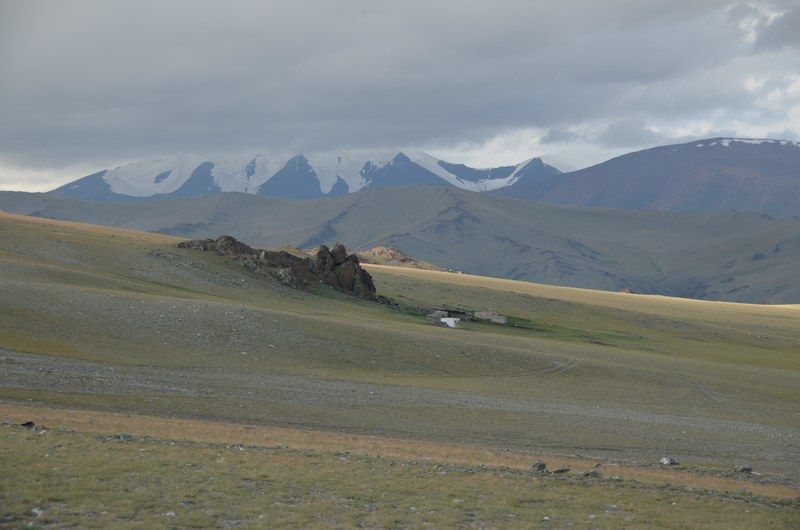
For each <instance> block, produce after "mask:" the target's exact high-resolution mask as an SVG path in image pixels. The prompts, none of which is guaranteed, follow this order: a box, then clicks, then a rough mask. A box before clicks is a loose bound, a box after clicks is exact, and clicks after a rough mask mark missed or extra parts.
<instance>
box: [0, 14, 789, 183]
mask: <svg viewBox="0 0 800 530" xmlns="http://www.w3.org/2000/svg"><path fill="white" fill-rule="evenodd" d="M787 5H788V4H782V3H780V2H777V3H776V2H748V3H741V5H740V3H739V2H735V1H733V2H732V1H722V0H709V1H704V2H697V1H696V0H675V1H671V2H656V1H653V2H642V1H638V0H612V1H606V2H591V1H576V0H572V1H569V0H568V1H563V2H558V3H556V2H531V1H501V2H496V1H481V0H470V1H452V2H451V1H441V2H422V1H417V0H411V1H406V2H391V3H390V2H373V1H354V0H349V1H347V0H345V1H337V2H327V1H326V2H322V1H316V2H303V1H297V0H295V1H277V0H275V1H268V2H256V1H252V2H247V1H232V2H224V3H222V2H219V3H206V2H165V1H158V2H154V1H147V0H144V1H130V2H125V1H122V2H105V1H99V0H93V1H88V0H84V1H71V2H58V1H42V0H30V1H26V2H5V3H3V4H2V6H0V78H2V80H3V81H2V82H1V83H0V115H2V116H3V121H2V124H0V165H2V163H3V161H5V162H6V163H7V164H15V165H16V166H19V167H43V168H44V167H52V166H54V165H57V164H74V163H77V162H80V161H100V160H102V161H103V163H105V161H114V160H118V161H125V160H128V159H136V158H145V157H149V156H156V155H162V154H172V153H181V152H187V151H200V152H202V151H209V150H212V151H226V150H227V151H250V150H272V151H278V152H286V153H294V152H300V151H313V150H336V149H348V148H370V147H397V148H403V147H409V146H410V147H419V148H423V149H425V148H427V147H428V146H433V145H438V146H447V145H452V146H456V145H469V146H479V145H481V143H482V142H487V141H489V140H490V139H492V138H493V137H496V136H497V135H507V137H509V138H510V137H511V136H512V135H513V134H514V131H517V130H537V131H540V134H539V136H540V137H541V138H542V140H543V141H544V142H545V143H547V142H551V144H552V143H553V142H554V140H555V139H558V142H560V143H561V144H564V145H566V144H569V143H570V142H583V144H584V145H585V146H595V147H597V148H598V149H602V148H607V147H609V146H615V147H619V148H624V147H631V146H633V147H638V146H640V145H644V144H647V143H649V142H654V141H660V140H661V139H665V140H666V139H669V138H675V137H679V136H684V135H686V134H688V133H687V131H686V130H685V129H686V127H687V126H686V124H687V123H705V122H706V121H709V122H710V125H709V127H708V128H709V130H710V129H711V128H716V129H723V128H726V127H728V128H730V129H732V130H742V126H738V128H737V126H734V125H730V127H729V126H728V124H727V123H716V122H715V120H740V121H741V120H742V119H744V118H745V117H747V116H750V117H751V118H750V119H756V120H757V119H759V118H760V117H761V116H773V115H774V114H775V113H776V112H777V114H783V115H784V116H786V115H787V114H788V110H787V107H786V105H790V106H794V105H797V97H798V96H796V95H795V94H794V92H793V91H794V90H795V89H794V88H793V87H794V85H793V84H792V83H793V82H794V81H793V79H794V78H793V77H792V75H794V76H797V75H798V72H799V71H800V65H798V60H797V58H796V55H797V54H796V53H789V51H788V50H790V49H791V47H795V48H796V47H797V35H798V33H800V32H797V31H792V30H793V29H796V26H797V17H798V14H797V13H798V11H797V10H796V9H790V8H791V7H792V6H791V5H789V6H788V7H787ZM791 51H793V52H796V49H795V50H791ZM756 55H758V58H757V60H756V58H755V57H756ZM776 72H781V76H777V74H776ZM748 76H749V77H748ZM746 78H752V79H753V81H752V82H751V84H750V88H748V86H747V84H746V83H745V79H746ZM776 84H777V85H779V87H778V88H774V90H779V91H780V90H782V92H780V94H779V96H780V97H782V98H783V100H782V101H783V103H780V104H779V105H778V107H777V109H776V107H775V106H774V105H773V106H772V107H770V106H769V105H770V104H767V103H763V102H764V101H768V102H773V101H776V99H775V97H772V98H771V99H770V98H764V97H763V94H762V95H760V94H758V93H756V92H754V90H753V89H752V86H756V85H757V86H759V87H770V86H776ZM781 87H782V88H781ZM763 89H764V90H766V88H763ZM759 97H761V98H762V99H761V101H762V103H761V104H758V103H757V101H758V99H759ZM778 99H780V98H778ZM671 128H672V129H675V130H674V131H673V130H671ZM680 128H683V129H684V130H680V131H678V130H677V129H680ZM772 130H786V131H789V134H797V131H796V130H794V129H793V128H792V127H791V126H790V125H787V124H786V123H776V124H774V125H773V126H772ZM517 143H520V144H524V142H517ZM536 154H537V153H535V152H531V153H528V154H527V155H526V156H523V157H522V158H526V157H527V156H533V155H536ZM506 162H513V160H507V161H506ZM96 163H99V162H96ZM0 178H2V175H0Z"/></svg>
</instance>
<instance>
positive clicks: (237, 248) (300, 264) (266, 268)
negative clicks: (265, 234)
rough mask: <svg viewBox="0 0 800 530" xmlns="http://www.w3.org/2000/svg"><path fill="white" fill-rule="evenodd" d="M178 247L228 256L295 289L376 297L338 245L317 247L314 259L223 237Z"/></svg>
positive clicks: (357, 266)
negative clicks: (315, 284) (318, 285)
mask: <svg viewBox="0 0 800 530" xmlns="http://www.w3.org/2000/svg"><path fill="white" fill-rule="evenodd" d="M178 247H179V248H192V249H196V250H206V251H213V252H216V253H217V254H218V255H220V256H229V257H231V258H233V260H234V261H236V262H237V263H239V264H240V265H242V266H243V267H245V268H247V269H249V270H251V271H253V272H255V273H258V274H264V275H269V276H271V277H273V278H275V279H277V280H278V281H280V282H281V283H283V284H285V285H289V286H291V287H294V288H296V289H305V288H307V287H308V283H309V282H312V281H320V282H322V283H324V284H326V285H329V286H331V287H333V288H335V289H339V290H341V291H345V292H348V293H351V294H353V295H354V296H358V297H360V298H367V299H376V298H377V297H376V294H375V284H374V282H373V281H372V276H370V274H369V273H368V272H367V271H365V270H364V269H363V268H362V267H361V264H360V263H359V261H358V257H357V256H356V255H355V254H349V255H348V254H347V249H346V248H345V246H344V245H342V244H341V243H337V244H336V245H335V246H334V247H333V250H330V249H329V248H328V247H326V246H325V245H320V247H319V249H318V250H317V253H316V255H315V256H314V257H309V256H307V255H305V254H303V253H302V252H300V251H296V252H288V251H286V250H262V249H254V248H252V247H250V246H248V245H246V244H244V243H242V242H241V241H238V240H237V239H236V238H234V237H231V236H227V235H226V236H221V237H219V238H218V239H201V240H193V241H183V242H181V243H178Z"/></svg>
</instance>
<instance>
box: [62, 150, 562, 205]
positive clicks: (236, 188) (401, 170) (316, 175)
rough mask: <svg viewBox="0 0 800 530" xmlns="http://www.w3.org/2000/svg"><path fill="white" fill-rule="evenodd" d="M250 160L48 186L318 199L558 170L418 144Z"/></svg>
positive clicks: (491, 185)
mask: <svg viewBox="0 0 800 530" xmlns="http://www.w3.org/2000/svg"><path fill="white" fill-rule="evenodd" d="M245 159H246V161H244V160H239V161H234V162H231V161H229V160H226V159H216V160H212V159H209V158H208V157H197V156H195V157H184V158H163V159H153V160H142V161H137V162H131V163H129V164H126V165H124V166H120V167H117V168H114V169H105V170H102V171H98V172H96V173H93V174H91V175H88V176H86V177H83V178H80V179H77V180H75V181H72V182H70V183H67V184H65V185H63V186H60V187H58V188H56V189H54V190H52V191H50V193H52V194H54V195H59V196H62V197H73V198H81V199H91V200H114V201H131V200H142V199H174V198H180V197H192V196H199V195H209V194H213V193H220V192H241V193H253V194H256V195H267V196H273V197H282V198H287V199H318V198H322V197H326V196H336V195H342V194H345V193H354V192H357V191H361V190H363V189H368V188H380V187H387V186H414V185H420V184H428V185H439V186H453V187H457V188H462V189H467V190H471V191H489V190H492V189H496V188H499V187H503V186H507V185H509V184H510V183H511V182H514V181H516V180H519V179H520V178H524V177H526V176H530V175H534V176H537V177H538V176H544V175H556V174H559V173H560V171H559V170H558V169H556V168H554V167H552V166H549V165H547V164H545V163H544V162H543V161H542V160H541V159H539V158H532V159H529V160H525V161H524V162H521V163H520V164H517V165H515V166H502V167H499V168H486V169H476V168H471V167H468V166H466V165H464V164H453V163H449V162H445V161H443V160H439V159H437V158H434V157H432V156H431V155H428V154H426V153H422V152H415V151H393V152H390V151H383V152H369V153H368V152H354V153H350V154H333V153H315V154H297V155H295V156H292V157H291V158H289V159H288V160H286V161H285V162H283V163H282V164H280V165H277V164H276V160H275V159H267V158H265V157H262V156H261V155H256V156H254V157H252V158H251V157H245Z"/></svg>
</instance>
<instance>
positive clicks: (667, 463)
mask: <svg viewBox="0 0 800 530" xmlns="http://www.w3.org/2000/svg"><path fill="white" fill-rule="evenodd" d="M660 462H661V463H662V464H663V465H665V466H677V465H678V461H677V460H675V459H674V458H671V457H669V456H665V457H664V458H662V459H661V460H660Z"/></svg>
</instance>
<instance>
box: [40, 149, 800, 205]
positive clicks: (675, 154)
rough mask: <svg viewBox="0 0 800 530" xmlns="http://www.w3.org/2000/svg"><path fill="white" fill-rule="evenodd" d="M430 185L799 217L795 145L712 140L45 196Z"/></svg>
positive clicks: (242, 175) (237, 172)
mask: <svg viewBox="0 0 800 530" xmlns="http://www.w3.org/2000/svg"><path fill="white" fill-rule="evenodd" d="M418 185H438V186H445V187H455V188H460V189H464V190H469V191H476V192H487V193H490V194H494V195H499V196H506V197H512V198H515V199H526V200H535V201H543V202H550V203H556V204H565V205H577V206H595V207H603V208H623V209H633V210H659V211H677V212H702V211H717V212H721V211H732V210H738V211H746V212H755V213H762V214H767V215H771V216H775V217H787V216H800V143H798V142H790V141H784V140H753V139H736V138H714V139H709V140H701V141H696V142H690V143H684V144H678V145H670V146H662V147H655V148H652V149H646V150H643V151H637V152H634V153H629V154H626V155H623V156H620V157H617V158H614V159H612V160H608V161H606V162H603V163H601V164H597V165H594V166H591V167H588V168H584V169H581V170H578V171H572V172H567V173H562V172H561V171H559V170H558V169H556V168H555V167H553V166H551V165H548V164H546V163H545V162H544V161H543V160H542V159H541V158H532V159H529V160H526V161H524V162H522V163H520V164H517V165H511V166H501V167H495V168H485V169H475V168H471V167H468V166H466V165H464V164H458V163H450V162H445V161H443V160H439V159H436V158H434V157H432V156H430V155H427V154H425V153H420V152H401V151H394V152H388V151H387V152H381V153H378V152H363V151H362V152H352V153H344V154H332V153H318V154H308V155H306V154H298V155H296V156H293V157H292V158H290V159H288V160H280V159H274V158H270V157H266V156H262V155H256V156H253V157H246V158H243V159H239V160H234V161H230V160H226V159H221V158H216V159H209V158H203V157H194V158H192V157H175V158H164V159H156V160H144V161H138V162H133V163H130V164H127V165H124V166H121V167H117V168H115V169H107V170H102V171H99V172H97V173H94V174H92V175H88V176H86V177H83V178H81V179H78V180H75V181H73V182H70V183H68V184H66V185H64V186H61V187H59V188H57V189H55V190H53V191H52V192H51V193H52V194H54V195H59V196H63V197H73V198H81V199H89V200H114V201H133V200H143V199H150V200H153V199H175V198H182V197H193V196H203V195H213V194H216V193H221V192H243V193H250V194H255V195H264V196H271V197H280V198H286V199H318V198H323V197H333V196H340V195H345V194H348V193H355V192H358V191H362V190H365V189H376V188H384V187H390V186H418Z"/></svg>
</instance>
